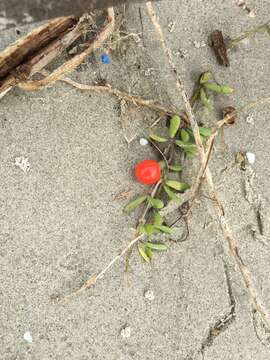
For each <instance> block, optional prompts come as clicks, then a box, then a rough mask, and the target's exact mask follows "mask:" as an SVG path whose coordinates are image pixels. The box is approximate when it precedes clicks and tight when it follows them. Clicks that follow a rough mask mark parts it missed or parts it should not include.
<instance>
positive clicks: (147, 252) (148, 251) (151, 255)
mask: <svg viewBox="0 0 270 360" xmlns="http://www.w3.org/2000/svg"><path fill="white" fill-rule="evenodd" d="M144 251H145V253H146V255H147V256H148V258H149V259H150V260H152V258H153V256H154V253H153V251H152V250H151V249H150V248H149V247H147V246H146V247H145V249H144Z"/></svg>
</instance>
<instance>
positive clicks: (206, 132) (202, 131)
mask: <svg viewBox="0 0 270 360" xmlns="http://www.w3.org/2000/svg"><path fill="white" fill-rule="evenodd" d="M199 130H200V134H201V136H203V137H205V138H209V136H210V135H211V133H212V129H211V128H207V127H200V128H199Z"/></svg>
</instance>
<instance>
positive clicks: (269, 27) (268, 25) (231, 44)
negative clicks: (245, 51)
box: [227, 21, 270, 50]
mask: <svg viewBox="0 0 270 360" xmlns="http://www.w3.org/2000/svg"><path fill="white" fill-rule="evenodd" d="M269 30H270V21H268V22H267V23H265V24H263V25H259V26H257V27H255V28H253V29H250V30H247V31H245V32H244V33H243V34H242V35H240V36H238V37H237V38H235V39H232V40H230V41H229V43H228V45H227V49H228V50H232V49H233V48H234V47H235V46H236V45H237V44H238V43H239V42H241V41H243V40H244V39H247V38H249V37H251V36H253V35H256V34H257V33H258V32H260V31H267V32H269Z"/></svg>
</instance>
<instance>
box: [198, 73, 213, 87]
mask: <svg viewBox="0 0 270 360" xmlns="http://www.w3.org/2000/svg"><path fill="white" fill-rule="evenodd" d="M212 78H213V75H212V73H211V72H210V71H207V72H205V73H203V74H202V75H201V77H200V84H202V85H203V84H205V83H207V82H208V81H209V80H211V79H212Z"/></svg>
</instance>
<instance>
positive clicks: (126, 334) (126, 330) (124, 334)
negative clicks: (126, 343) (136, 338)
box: [120, 326, 131, 339]
mask: <svg viewBox="0 0 270 360" xmlns="http://www.w3.org/2000/svg"><path fill="white" fill-rule="evenodd" d="M120 334H121V336H122V338H123V339H128V338H130V336H131V327H130V326H125V327H124V328H123V329H122V330H121V332H120Z"/></svg>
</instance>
